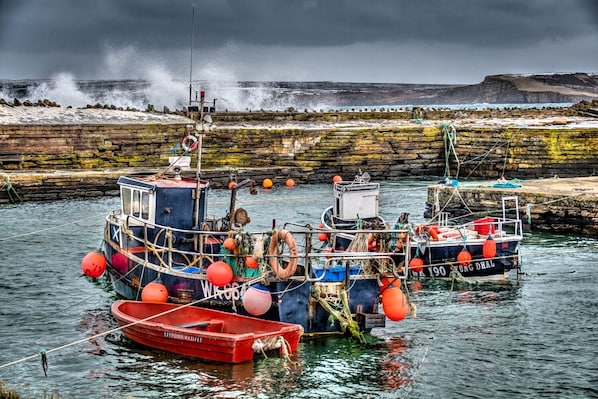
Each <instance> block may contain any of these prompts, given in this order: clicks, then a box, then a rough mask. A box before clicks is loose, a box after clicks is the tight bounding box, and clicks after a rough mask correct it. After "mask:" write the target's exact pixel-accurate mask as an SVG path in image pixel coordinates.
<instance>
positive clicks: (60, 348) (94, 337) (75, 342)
mask: <svg viewBox="0 0 598 399" xmlns="http://www.w3.org/2000/svg"><path fill="white" fill-rule="evenodd" d="M262 278H263V277H259V278H255V279H252V280H250V281H247V282H245V283H243V284H242V285H241V287H244V286H250V285H252V284H255V283H257V282H259V281H261V280H262ZM237 289H239V287H238V286H235V287H231V288H228V289H225V290H222V291H218V292H216V293H214V294H213V295H210V296H207V297H204V298H201V299H198V300H196V301H193V302H189V303H187V304H184V305H180V306H178V307H175V308H172V309H169V310H166V311H164V312H162V313H158V314H155V315H151V316H149V317H146V318H144V319H139V320H137V321H134V322H132V323H129V324H126V325H124V326H120V327H116V328H113V329H111V330H108V331H104V332H101V333H98V334H95V335H92V336H91V337H87V338H82V339H79V340H76V341H73V342H70V343H68V344H64V345H61V346H58V347H55V348H52V349H42V350H41V351H40V352H39V353H36V354H35V355H30V356H26V357H23V358H21V359H17V360H14V361H12V362H8V363H4V364H0V369H3V368H6V367H10V366H14V365H15V364H19V363H22V362H26V361H28V360H32V359H35V358H37V357H38V356H45V355H47V354H48V353H52V352H57V351H60V350H62V349H66V348H69V347H71V346H75V345H78V344H81V343H84V342H88V341H93V340H94V339H97V338H100V337H104V336H106V335H109V334H112V333H114V332H117V331H120V330H123V329H125V328H128V327H131V326H134V325H137V324H140V323H143V322H146V321H148V320H151V319H154V318H156V317H159V316H163V315H166V314H169V313H173V312H176V311H177V310H180V309H183V308H186V307H189V306H194V305H197V304H198V303H201V302H203V301H207V300H209V299H212V298H215V297H217V296H219V295H222V294H223V293H226V292H229V291H234V290H237Z"/></svg>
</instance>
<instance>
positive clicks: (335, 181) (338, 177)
mask: <svg viewBox="0 0 598 399" xmlns="http://www.w3.org/2000/svg"><path fill="white" fill-rule="evenodd" d="M332 182H333V183H342V182H343V178H342V177H340V176H339V175H336V176H334V177H333V178H332Z"/></svg>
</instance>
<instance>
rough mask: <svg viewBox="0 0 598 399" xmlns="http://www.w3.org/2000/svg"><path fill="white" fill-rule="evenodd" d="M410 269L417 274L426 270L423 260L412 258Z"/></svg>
mask: <svg viewBox="0 0 598 399" xmlns="http://www.w3.org/2000/svg"><path fill="white" fill-rule="evenodd" d="M409 269H411V270H413V271H414V272H416V273H420V272H422V271H423V270H424V261H423V259H422V258H417V257H416V258H411V260H410V261H409Z"/></svg>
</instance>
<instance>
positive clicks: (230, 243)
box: [222, 237, 237, 252]
mask: <svg viewBox="0 0 598 399" xmlns="http://www.w3.org/2000/svg"><path fill="white" fill-rule="evenodd" d="M222 245H223V246H224V248H226V249H228V250H229V251H231V252H233V251H234V250H235V249H237V243H235V239H234V238H232V237H228V238H227V239H226V240H224V242H223V243H222Z"/></svg>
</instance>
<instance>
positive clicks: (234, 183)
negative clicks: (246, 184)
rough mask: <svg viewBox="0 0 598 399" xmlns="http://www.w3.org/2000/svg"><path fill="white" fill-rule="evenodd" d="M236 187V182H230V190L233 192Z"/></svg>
mask: <svg viewBox="0 0 598 399" xmlns="http://www.w3.org/2000/svg"><path fill="white" fill-rule="evenodd" d="M236 185H237V182H236V181H230V182H228V189H229V190H232V189H233V187H235V186H236Z"/></svg>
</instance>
